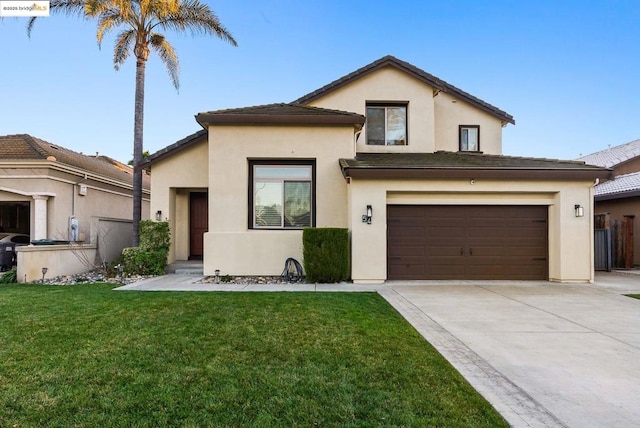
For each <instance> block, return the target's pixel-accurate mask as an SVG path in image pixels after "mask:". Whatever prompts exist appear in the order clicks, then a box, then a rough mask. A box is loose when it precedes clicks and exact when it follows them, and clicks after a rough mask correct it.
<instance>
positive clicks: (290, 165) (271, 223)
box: [249, 160, 315, 229]
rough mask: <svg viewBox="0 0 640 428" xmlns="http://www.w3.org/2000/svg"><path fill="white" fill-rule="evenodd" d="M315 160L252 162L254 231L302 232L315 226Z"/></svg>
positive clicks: (252, 223)
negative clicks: (280, 230) (285, 230)
mask: <svg viewBox="0 0 640 428" xmlns="http://www.w3.org/2000/svg"><path fill="white" fill-rule="evenodd" d="M314 164H315V163H314V162H313V161H301V162H294V161H277V160H276V161H273V162H271V161H251V162H250V171H251V172H250V174H251V177H250V180H249V183H250V185H251V193H250V196H251V197H250V209H251V211H250V212H251V220H250V224H249V226H250V228H252V229H302V228H304V227H310V226H312V225H313V211H314V210H313V205H314V203H313V201H314V193H315V191H314V175H315V171H314Z"/></svg>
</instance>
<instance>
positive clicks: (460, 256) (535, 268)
mask: <svg viewBox="0 0 640 428" xmlns="http://www.w3.org/2000/svg"><path fill="white" fill-rule="evenodd" d="M387 222H388V223H387V224H388V226H387V257H388V262H387V269H388V278H389V279H524V280H546V279H548V267H547V266H548V262H547V256H548V244H547V233H548V232H547V207H546V206H480V205H471V206H459V205H437V206H436V205H428V206H416V205H389V206H388V207H387Z"/></svg>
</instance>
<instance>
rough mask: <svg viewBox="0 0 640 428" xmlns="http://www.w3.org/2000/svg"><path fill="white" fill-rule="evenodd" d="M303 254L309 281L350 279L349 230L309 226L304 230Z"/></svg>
mask: <svg viewBox="0 0 640 428" xmlns="http://www.w3.org/2000/svg"><path fill="white" fill-rule="evenodd" d="M302 254H303V257H304V271H305V274H306V277H307V282H339V281H345V280H347V279H349V231H348V230H347V229H342V228H331V227H327V228H307V229H304V231H303V232H302Z"/></svg>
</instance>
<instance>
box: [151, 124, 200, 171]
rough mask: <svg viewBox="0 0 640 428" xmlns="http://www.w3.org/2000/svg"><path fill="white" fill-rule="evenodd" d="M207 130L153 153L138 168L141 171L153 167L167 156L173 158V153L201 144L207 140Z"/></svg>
mask: <svg viewBox="0 0 640 428" xmlns="http://www.w3.org/2000/svg"><path fill="white" fill-rule="evenodd" d="M207 135H208V133H207V130H206V128H205V129H203V130H200V131H198V132H195V133H193V134H191V135H188V136H186V137H185V138H183V139H182V140H179V141H177V142H175V143H173V144H171V145H170V146H167V147H165V148H163V149H160V150H158V151H157V152H155V153H153V154H152V155H151V156H149V157H148V158H147V160H145V161H144V162H142V163H141V164H140V168H142V169H147V168H149V167H151V165H153V164H154V163H156V162H159V161H161V160H163V159H165V158H168V157H169V156H173V155H174V154H175V153H177V152H179V151H182V150H184V149H186V148H187V147H191V146H192V145H194V144H197V143H199V142H202V141H204V140H206V138H207Z"/></svg>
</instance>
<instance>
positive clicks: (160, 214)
mask: <svg viewBox="0 0 640 428" xmlns="http://www.w3.org/2000/svg"><path fill="white" fill-rule="evenodd" d="M160 220H162V211H161V210H158V211H156V221H160Z"/></svg>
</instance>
